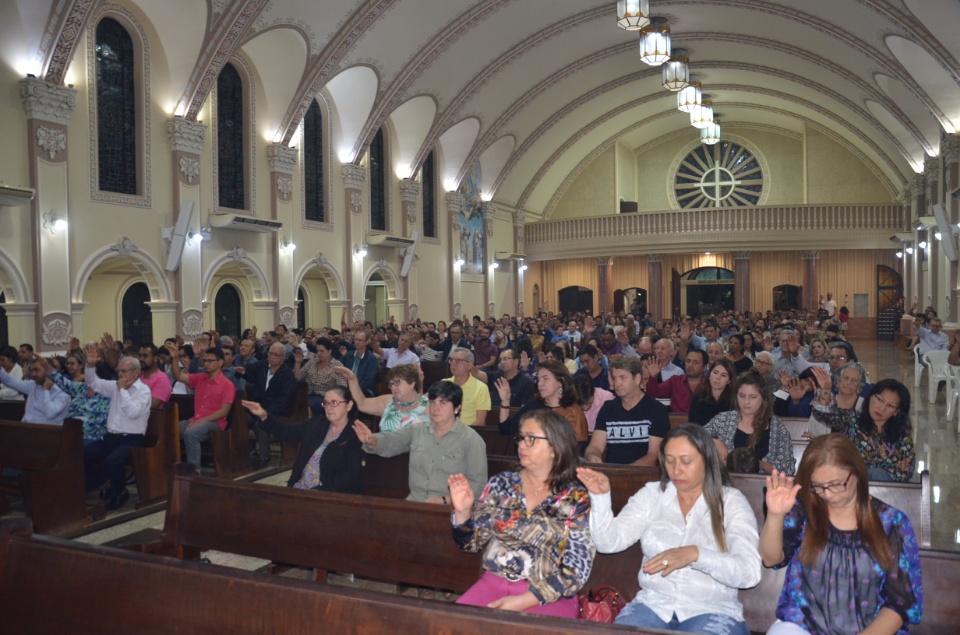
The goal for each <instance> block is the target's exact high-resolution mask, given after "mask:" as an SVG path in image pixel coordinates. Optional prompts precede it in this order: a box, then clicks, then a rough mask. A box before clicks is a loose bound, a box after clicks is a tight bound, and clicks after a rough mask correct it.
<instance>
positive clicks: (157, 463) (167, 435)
mask: <svg viewBox="0 0 960 635" xmlns="http://www.w3.org/2000/svg"><path fill="white" fill-rule="evenodd" d="M179 423H180V414H179V409H178V408H177V404H176V402H170V403H168V404H165V405H164V407H162V408H154V409H153V410H151V411H150V419H149V421H148V422H147V433H146V439H145V441H146V442H145V444H144V446H143V447H142V448H133V450H131V457H132V461H133V475H134V476H135V477H136V479H137V498H138V500H137V509H140V508H142V507H144V506H145V505H150V504H152V503H158V502H160V501H163V500H165V499H166V498H167V493H168V492H169V491H170V473H171V468H172V467H173V465H174V464H175V463H179V462H180V427H179Z"/></svg>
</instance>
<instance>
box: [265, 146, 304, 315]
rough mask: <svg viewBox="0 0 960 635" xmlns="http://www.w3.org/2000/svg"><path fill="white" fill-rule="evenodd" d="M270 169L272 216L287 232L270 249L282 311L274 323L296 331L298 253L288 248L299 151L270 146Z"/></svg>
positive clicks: (278, 301)
mask: <svg viewBox="0 0 960 635" xmlns="http://www.w3.org/2000/svg"><path fill="white" fill-rule="evenodd" d="M267 166H269V168H270V213H271V215H272V216H273V218H274V220H278V221H281V222H282V223H283V225H284V227H283V229H281V230H280V232H279V233H278V234H277V235H276V236H275V237H273V238H274V241H273V244H272V245H271V249H269V250H268V253H269V254H270V260H271V261H272V264H273V267H272V269H273V288H274V289H276V294H277V305H278V306H279V310H278V311H277V315H276V316H274V323H276V322H281V323H283V324H285V325H287V328H292V327H293V326H296V324H297V289H295V288H294V285H296V282H297V281H296V280H294V279H293V278H294V276H295V275H296V273H297V272H296V268H295V264H296V252H295V251H293V250H292V249H290V248H289V247H286V248H284V249H283V251H281V247H283V246H284V245H285V244H293V242H294V241H293V228H294V227H296V226H297V225H299V223H297V222H296V220H299V219H295V216H298V215H297V214H295V212H294V208H293V172H294V170H296V169H297V151H296V150H294V149H293V148H288V147H287V146H285V145H283V144H281V143H273V144H271V145H268V146H267Z"/></svg>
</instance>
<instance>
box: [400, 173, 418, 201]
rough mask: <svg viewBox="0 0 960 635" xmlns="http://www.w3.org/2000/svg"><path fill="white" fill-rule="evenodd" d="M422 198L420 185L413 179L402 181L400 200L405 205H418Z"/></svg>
mask: <svg viewBox="0 0 960 635" xmlns="http://www.w3.org/2000/svg"><path fill="white" fill-rule="evenodd" d="M418 198H420V183H418V182H417V181H414V180H413V179H403V180H402V181H400V200H401V201H403V202H404V203H416V202H417V199H418Z"/></svg>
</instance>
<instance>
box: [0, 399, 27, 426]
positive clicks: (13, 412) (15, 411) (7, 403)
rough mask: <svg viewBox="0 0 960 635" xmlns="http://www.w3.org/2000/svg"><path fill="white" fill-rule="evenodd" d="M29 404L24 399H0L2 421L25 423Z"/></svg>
mask: <svg viewBox="0 0 960 635" xmlns="http://www.w3.org/2000/svg"><path fill="white" fill-rule="evenodd" d="M26 411H27V402H26V401H24V400H23V399H19V400H13V399H0V421H23V414H24V413H25V412H26Z"/></svg>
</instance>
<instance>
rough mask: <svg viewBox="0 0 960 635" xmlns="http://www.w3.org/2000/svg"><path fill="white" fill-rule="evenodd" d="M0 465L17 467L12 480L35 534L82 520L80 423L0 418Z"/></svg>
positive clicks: (84, 515) (84, 513) (67, 528)
mask: <svg viewBox="0 0 960 635" xmlns="http://www.w3.org/2000/svg"><path fill="white" fill-rule="evenodd" d="M0 465H2V466H3V467H5V468H13V469H18V470H23V471H22V472H21V473H20V474H19V475H18V477H17V480H16V484H17V485H18V486H19V487H18V490H19V493H20V495H21V496H23V506H24V509H25V510H26V513H27V515H28V516H30V518H32V519H33V526H34V527H35V529H36V531H37V532H38V533H42V534H60V533H65V532H68V531H71V530H73V529H76V528H77V527H80V526H82V525H84V524H86V523H87V522H89V518H88V517H87V505H86V494H85V492H84V469H83V422H81V421H79V420H77V419H67V420H65V421H64V422H63V425H62V426H53V425H45V424H40V423H21V422H19V421H0Z"/></svg>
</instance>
